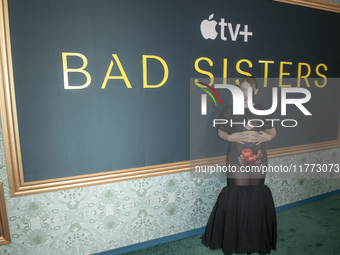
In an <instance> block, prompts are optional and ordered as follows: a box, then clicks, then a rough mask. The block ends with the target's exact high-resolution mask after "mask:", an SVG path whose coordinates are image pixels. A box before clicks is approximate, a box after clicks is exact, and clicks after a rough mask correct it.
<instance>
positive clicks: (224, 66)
mask: <svg viewBox="0 0 340 255" xmlns="http://www.w3.org/2000/svg"><path fill="white" fill-rule="evenodd" d="M227 68H228V59H227V58H224V59H223V84H227V70H228V69H227Z"/></svg>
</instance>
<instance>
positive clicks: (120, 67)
mask: <svg viewBox="0 0 340 255" xmlns="http://www.w3.org/2000/svg"><path fill="white" fill-rule="evenodd" d="M112 57H113V58H114V60H115V61H116V63H117V66H118V69H119V71H120V73H121V74H122V75H121V76H110V73H111V70H112V67H113V61H112V60H111V62H110V66H109V68H108V69H107V72H106V75H105V78H104V81H103V84H102V89H105V87H106V83H107V81H108V80H109V79H123V80H124V81H125V84H126V87H127V88H129V89H131V88H132V87H131V84H130V81H129V79H128V77H127V76H126V74H125V71H124V69H123V66H122V64H121V63H120V61H119V58H118V56H117V54H112Z"/></svg>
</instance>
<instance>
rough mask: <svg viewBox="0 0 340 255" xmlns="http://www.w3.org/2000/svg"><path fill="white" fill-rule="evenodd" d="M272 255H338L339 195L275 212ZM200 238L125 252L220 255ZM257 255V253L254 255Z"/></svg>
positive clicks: (150, 254)
mask: <svg viewBox="0 0 340 255" xmlns="http://www.w3.org/2000/svg"><path fill="white" fill-rule="evenodd" d="M277 224H278V226H277V227H278V233H277V236H278V239H277V250H276V251H272V252H271V254H275V255H284V254H289V255H300V254H310V255H314V254H315V255H333V254H334V255H340V194H339V195H334V196H331V197H328V198H324V199H321V200H318V201H314V202H311V203H308V204H305V205H301V206H297V207H294V208H291V209H288V210H285V211H281V212H279V213H277ZM200 236H201V235H198V236H192V237H188V238H185V239H181V240H177V241H174V242H170V243H166V244H161V245H157V246H153V247H150V248H146V249H142V250H138V251H134V252H130V253H125V254H128V255H170V254H171V255H173V254H181V255H223V252H222V250H210V249H209V248H207V247H205V246H204V245H202V244H201V239H200ZM253 254H257V253H253Z"/></svg>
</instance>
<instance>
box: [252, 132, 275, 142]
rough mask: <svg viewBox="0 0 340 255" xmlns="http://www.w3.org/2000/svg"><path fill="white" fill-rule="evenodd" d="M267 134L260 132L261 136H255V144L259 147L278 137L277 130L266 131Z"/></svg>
mask: <svg viewBox="0 0 340 255" xmlns="http://www.w3.org/2000/svg"><path fill="white" fill-rule="evenodd" d="M266 131H267V132H263V131H259V134H258V135H256V136H255V139H254V143H256V145H259V144H260V143H263V142H268V141H270V140H271V139H273V138H274V137H275V136H276V130H275V128H272V129H268V130H266Z"/></svg>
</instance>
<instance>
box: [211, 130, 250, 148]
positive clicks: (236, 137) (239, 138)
mask: <svg viewBox="0 0 340 255" xmlns="http://www.w3.org/2000/svg"><path fill="white" fill-rule="evenodd" d="M218 136H219V137H220V138H221V139H223V140H225V141H227V142H235V143H242V144H244V141H245V140H246V136H245V134H244V133H243V132H238V133H234V134H231V135H229V134H228V133H227V132H224V131H222V130H220V129H219V130H218Z"/></svg>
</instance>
